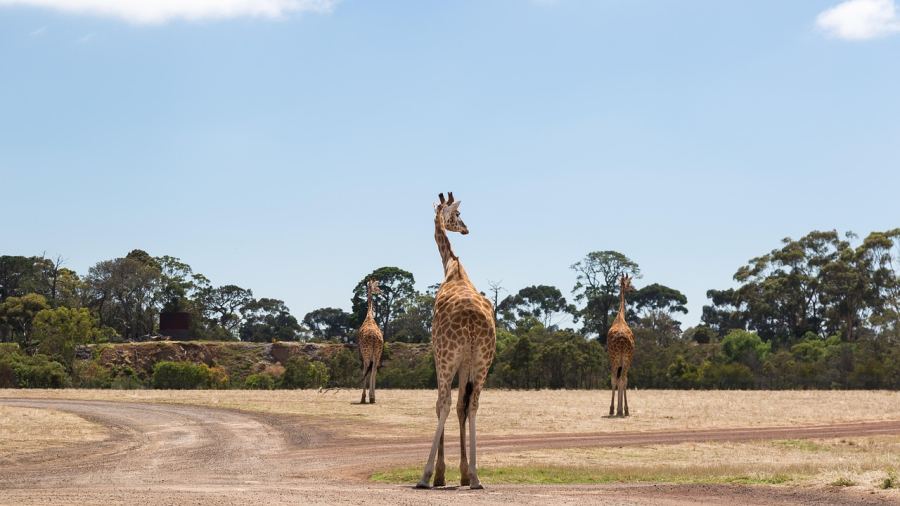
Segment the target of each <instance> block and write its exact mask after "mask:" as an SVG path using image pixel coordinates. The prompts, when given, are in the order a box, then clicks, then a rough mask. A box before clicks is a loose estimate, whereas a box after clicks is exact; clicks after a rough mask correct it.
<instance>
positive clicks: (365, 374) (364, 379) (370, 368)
mask: <svg viewBox="0 0 900 506" xmlns="http://www.w3.org/2000/svg"><path fill="white" fill-rule="evenodd" d="M373 365H375V361H374V360H372V361H370V362H369V367H366V369H365V371H363V377H362V380H363V381H366V376H368V375H369V374H370V373H371V372H372V366H373Z"/></svg>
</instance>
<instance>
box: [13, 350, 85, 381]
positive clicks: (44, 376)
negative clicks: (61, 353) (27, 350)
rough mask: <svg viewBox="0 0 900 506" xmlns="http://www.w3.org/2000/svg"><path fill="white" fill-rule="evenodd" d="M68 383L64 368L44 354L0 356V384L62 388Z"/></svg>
mask: <svg viewBox="0 0 900 506" xmlns="http://www.w3.org/2000/svg"><path fill="white" fill-rule="evenodd" d="M70 384H71V380H70V379H69V375H68V374H67V373H66V368H65V367H63V365H62V364H60V363H59V362H54V361H52V360H50V359H49V357H47V356H46V355H34V356H33V357H27V356H23V355H18V354H16V355H9V356H6V357H0V386H7V387H19V388H64V387H67V386H69V385H70Z"/></svg>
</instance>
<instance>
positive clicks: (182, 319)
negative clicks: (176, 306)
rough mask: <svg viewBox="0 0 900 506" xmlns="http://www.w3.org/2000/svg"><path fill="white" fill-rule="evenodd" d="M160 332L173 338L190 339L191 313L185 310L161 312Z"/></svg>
mask: <svg viewBox="0 0 900 506" xmlns="http://www.w3.org/2000/svg"><path fill="white" fill-rule="evenodd" d="M159 333H160V334H162V335H164V336H169V337H171V338H172V339H179V340H186V339H190V338H191V314H190V313H187V312H184V311H172V312H168V313H160V314H159Z"/></svg>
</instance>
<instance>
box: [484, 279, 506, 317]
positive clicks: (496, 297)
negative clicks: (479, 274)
mask: <svg viewBox="0 0 900 506" xmlns="http://www.w3.org/2000/svg"><path fill="white" fill-rule="evenodd" d="M501 283H503V280H500V281H488V286H489V287H490V292H491V303H492V305H493V306H494V323H497V319H498V318H499V310H500V292H505V291H506V289H505V288H503V285H502V284H501Z"/></svg>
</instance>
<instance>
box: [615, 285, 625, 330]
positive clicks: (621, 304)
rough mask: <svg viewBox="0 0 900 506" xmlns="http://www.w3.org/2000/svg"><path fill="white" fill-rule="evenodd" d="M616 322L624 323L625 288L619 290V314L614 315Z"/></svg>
mask: <svg viewBox="0 0 900 506" xmlns="http://www.w3.org/2000/svg"><path fill="white" fill-rule="evenodd" d="M616 320H621V321H623V322H624V321H625V287H622V288H620V289H619V314H617V315H616Z"/></svg>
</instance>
